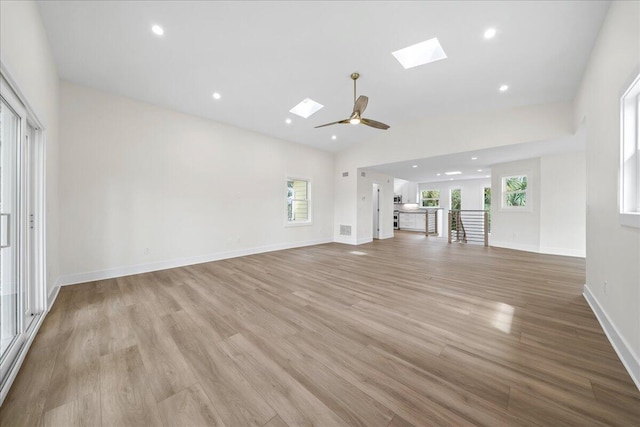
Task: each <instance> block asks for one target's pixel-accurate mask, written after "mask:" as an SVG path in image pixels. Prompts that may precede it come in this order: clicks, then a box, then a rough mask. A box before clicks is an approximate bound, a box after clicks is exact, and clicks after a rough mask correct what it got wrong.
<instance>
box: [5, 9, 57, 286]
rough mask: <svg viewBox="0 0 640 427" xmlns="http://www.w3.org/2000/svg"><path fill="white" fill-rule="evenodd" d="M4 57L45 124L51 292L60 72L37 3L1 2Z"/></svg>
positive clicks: (49, 282) (54, 265) (52, 282)
mask: <svg viewBox="0 0 640 427" xmlns="http://www.w3.org/2000/svg"><path fill="white" fill-rule="evenodd" d="M0 60H1V61H2V66H3V68H5V69H6V71H8V73H9V74H10V78H12V79H13V80H14V81H15V82H16V83H17V85H18V88H19V90H20V91H21V92H22V93H23V95H24V96H25V97H26V100H27V102H28V103H29V105H30V106H31V108H32V109H33V111H34V112H35V114H36V115H37V116H38V119H39V120H40V121H41V122H42V124H43V126H44V127H45V138H46V159H45V163H46V166H45V167H46V202H45V209H46V215H47V224H46V226H47V235H46V239H47V243H46V253H47V266H46V270H47V273H46V280H47V294H51V292H52V291H53V290H54V288H55V285H56V281H57V279H58V275H59V261H58V235H59V234H58V217H59V213H58V159H59V157H58V74H57V71H56V67H55V64H54V61H53V55H52V52H51V49H50V48H49V43H48V40H47V36H46V34H45V30H44V26H43V25H42V21H41V19H40V14H39V12H38V9H37V7H36V4H35V3H34V2H31V1H20V2H18V1H16V2H7V1H2V2H0Z"/></svg>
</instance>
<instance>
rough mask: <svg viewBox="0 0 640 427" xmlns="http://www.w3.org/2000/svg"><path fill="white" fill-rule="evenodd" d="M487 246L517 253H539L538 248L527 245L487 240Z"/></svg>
mask: <svg viewBox="0 0 640 427" xmlns="http://www.w3.org/2000/svg"><path fill="white" fill-rule="evenodd" d="M489 246H493V247H495V248H504V249H515V250H517V251H526V252H535V253H540V247H539V246H536V245H527V244H522V243H517V242H501V241H497V240H489Z"/></svg>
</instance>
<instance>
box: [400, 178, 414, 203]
mask: <svg viewBox="0 0 640 427" xmlns="http://www.w3.org/2000/svg"><path fill="white" fill-rule="evenodd" d="M395 194H396V195H399V196H402V203H418V183H417V182H410V181H405V182H404V183H402V185H401V186H399V188H398V189H397V190H396V191H395Z"/></svg>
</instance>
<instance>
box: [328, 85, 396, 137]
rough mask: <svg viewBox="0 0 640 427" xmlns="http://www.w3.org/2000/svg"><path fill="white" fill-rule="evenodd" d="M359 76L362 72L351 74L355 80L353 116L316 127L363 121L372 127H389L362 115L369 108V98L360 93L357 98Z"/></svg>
mask: <svg viewBox="0 0 640 427" xmlns="http://www.w3.org/2000/svg"><path fill="white" fill-rule="evenodd" d="M358 77H360V74H358V73H353V74H351V79H352V80H353V113H351V116H350V117H349V118H348V119H344V120H338V121H337V122H331V123H326V124H324V125H320V126H316V128H321V127H325V126H331V125H337V124H346V123H350V124H352V125H357V124H360V123H362V124H363V125H367V126H371V127H372V128H376V129H383V130H387V129H389V125H386V124H384V123H382V122H378V121H375V120H371V119H365V118H364V117H362V113H364V110H365V109H366V108H367V103H368V102H369V98H367V97H366V96H364V95H360V96H359V97H358V99H357V100H356V80H358Z"/></svg>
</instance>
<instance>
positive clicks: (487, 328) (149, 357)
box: [0, 232, 640, 427]
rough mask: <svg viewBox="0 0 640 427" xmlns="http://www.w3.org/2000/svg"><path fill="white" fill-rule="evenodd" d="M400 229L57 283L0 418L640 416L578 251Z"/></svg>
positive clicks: (460, 422) (503, 421)
mask: <svg viewBox="0 0 640 427" xmlns="http://www.w3.org/2000/svg"><path fill="white" fill-rule="evenodd" d="M396 234H397V237H396V238H394V239H392V240H385V241H376V242H374V243H371V244H366V245H361V246H358V247H352V246H347V245H341V244H327V245H320V246H312V247H307V248H301V249H294V250H287V251H279V252H272V253H268V254H261V255H255V256H249V257H243V258H237V259H231V260H225V261H219V262H214V263H208V264H201V265H197V266H191V267H186V268H178V269H174V270H166V271H162V272H157V273H149V274H142V275H137V276H130V277H124V278H120V279H114V280H105V281H100V282H95V283H86V284H82V285H76V286H69V287H64V288H63V289H62V290H61V291H60V295H59V296H58V299H57V301H56V303H55V305H54V307H53V309H52V311H51V312H50V313H49V315H48V316H47V318H46V320H45V323H44V325H43V327H42V329H41V330H40V333H39V334H38V336H37V338H36V340H35V342H34V344H33V346H32V348H31V350H30V352H29V354H28V356H27V359H26V361H25V363H24V365H23V367H22V370H21V372H20V373H19V375H18V377H17V379H16V381H15V383H14V385H13V388H12V390H11V391H10V394H9V396H8V397H7V399H6V401H5V403H4V405H3V407H2V408H1V409H0V425H2V426H39V425H45V426H65V427H66V426H76V425H82V426H100V425H102V426H116V425H137V426H145V427H149V426H160V425H167V426H198V425H218V426H223V425H224V426H227V427H236V426H269V427H284V426H290V427H293V426H299V425H303V426H310V425H313V426H327V427H333V426H344V425H355V426H367V427H387V426H388V427H401V426H402V427H406V426H411V425H414V426H432V425H453V426H467V425H486V426H502V425H516V426H517V425H549V426H563V425H571V426H592V425H621V426H622V425H624V426H638V425H640V393H639V392H638V390H637V389H636V388H635V387H634V385H633V383H632V381H631V379H630V378H629V376H628V374H627V373H626V372H625V370H624V368H623V366H622V364H621V363H620V361H619V360H618V358H617V357H616V354H615V353H614V351H613V349H612V348H611V346H610V345H609V343H608V341H607V339H606V337H605V336H604V334H603V332H602V330H601V329H600V327H599V325H598V323H597V321H596V319H595V317H594V316H593V314H592V313H591V311H590V309H589V307H588V306H587V304H586V303H585V301H584V299H583V297H582V296H581V292H582V285H583V283H584V261H583V260H580V259H576V258H564V257H555V256H546V255H537V254H531V253H525V252H517V251H510V250H504V249H496V248H484V247H481V246H471V245H455V244H454V245H448V244H447V243H446V242H442V241H438V240H435V239H431V240H429V239H427V238H425V237H424V236H423V235H421V234H414V233H406V232H405V233H403V232H400V233H396ZM354 250H355V251H359V252H361V253H360V254H357V253H352V252H351V251H354Z"/></svg>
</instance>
